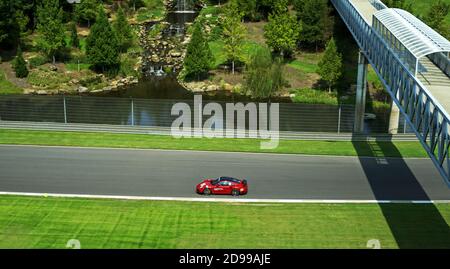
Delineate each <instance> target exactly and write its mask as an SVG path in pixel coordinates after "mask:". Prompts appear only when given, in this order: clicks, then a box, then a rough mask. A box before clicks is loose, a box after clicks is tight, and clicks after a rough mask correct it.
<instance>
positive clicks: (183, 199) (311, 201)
mask: <svg viewBox="0 0 450 269" xmlns="http://www.w3.org/2000/svg"><path fill="white" fill-rule="evenodd" d="M0 195H15V196H32V197H57V198H88V199H114V200H136V201H138V200H140V201H178V202H208V203H209V202H223V203H280V204H295V203H305V204H448V203H450V200H430V201H426V200H422V201H420V200H416V201H415V200H379V201H378V200H333V199H330V200H326V199H324V200H320V199H243V198H235V199H232V198H189V197H146V196H121V195H89V194H57V193H30V192H0Z"/></svg>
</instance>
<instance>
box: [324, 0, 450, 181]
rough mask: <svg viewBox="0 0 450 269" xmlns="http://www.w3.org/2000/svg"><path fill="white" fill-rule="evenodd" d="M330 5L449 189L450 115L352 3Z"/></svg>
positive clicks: (341, 1) (345, 0)
mask: <svg viewBox="0 0 450 269" xmlns="http://www.w3.org/2000/svg"><path fill="white" fill-rule="evenodd" d="M331 2H332V3H333V5H334V6H335V8H336V10H337V11H338V13H339V14H340V16H341V17H342V19H343V21H344V23H345V24H346V25H347V27H348V28H349V30H350V32H351V33H352V35H353V37H354V38H355V40H356V42H357V43H358V45H359V47H360V49H361V51H362V53H364V54H365V56H366V58H367V60H368V61H369V63H370V64H371V65H372V67H373V68H374V70H375V72H376V73H377V74H378V76H379V78H380V79H381V81H382V83H383V84H384V86H385V88H386V90H387V91H388V93H389V94H390V96H391V97H392V99H393V100H394V102H395V103H396V104H397V105H398V107H399V108H400V111H401V112H402V113H403V114H404V115H405V118H406V121H407V122H408V124H410V125H411V127H412V128H413V130H414V132H415V133H416V135H417V137H418V138H419V140H420V142H421V143H422V145H423V146H424V148H425V150H426V151H427V153H428V154H429V156H430V158H431V160H432V161H433V163H434V164H435V165H436V167H437V168H438V170H439V172H440V173H441V175H442V176H443V177H444V179H445V181H446V183H447V184H448V185H449V186H450V158H449V147H450V137H449V123H450V120H449V119H450V117H449V115H448V114H447V112H446V111H445V109H444V108H443V107H442V106H441V105H440V104H439V103H438V102H437V101H436V100H435V99H434V97H433V96H432V95H431V94H430V93H429V91H428V90H427V89H426V88H425V86H424V85H423V84H422V83H421V82H420V81H419V80H418V79H417V78H416V77H415V75H414V74H412V73H411V72H410V71H409V69H408V68H407V66H406V65H405V64H404V63H403V62H402V61H401V60H400V59H399V58H398V56H397V55H396V54H395V53H394V52H393V51H392V50H391V49H390V47H389V46H388V45H387V43H386V42H385V41H384V39H383V38H382V37H381V36H380V35H379V34H378V33H377V32H376V31H375V30H374V29H373V28H372V27H371V26H370V25H369V24H367V23H366V21H365V20H364V18H363V17H362V15H361V14H360V13H359V12H358V10H357V9H356V8H355V6H354V5H353V4H352V3H351V2H350V1H349V0H331Z"/></svg>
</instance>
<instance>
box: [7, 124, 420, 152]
mask: <svg viewBox="0 0 450 269" xmlns="http://www.w3.org/2000/svg"><path fill="white" fill-rule="evenodd" d="M260 142H261V140H258V139H206V138H205V139H202V138H183V139H175V138H173V137H171V136H156V135H133V134H109V133H78V132H54V131H28V130H5V129H0V144H16V145H48V146H81V147H114V148H142V149H175V150H206V151H229V152H265V153H288V154H311V155H340V156H358V155H359V156H369V157H404V158H408V157H426V156H427V155H426V153H425V151H424V150H423V149H422V146H421V145H420V144H419V143H418V142H393V143H391V142H336V141H293V140H292V141H291V140H282V141H280V145H279V147H278V148H277V149H274V150H261V149H260ZM355 147H356V148H357V149H358V150H356V149H355ZM358 153H359V154H358Z"/></svg>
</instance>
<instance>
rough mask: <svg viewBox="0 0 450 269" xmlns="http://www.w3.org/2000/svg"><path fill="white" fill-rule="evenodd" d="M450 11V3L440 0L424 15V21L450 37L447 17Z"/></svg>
mask: <svg viewBox="0 0 450 269" xmlns="http://www.w3.org/2000/svg"><path fill="white" fill-rule="evenodd" d="M449 12H450V3H449V4H448V3H445V2H444V1H442V0H438V1H437V2H435V3H434V4H432V5H431V8H430V10H429V11H428V12H427V13H426V14H425V16H424V18H423V19H424V22H425V23H426V24H428V26H430V27H431V28H433V29H434V30H436V31H437V32H439V33H440V34H442V35H443V36H446V37H449V38H450V26H449V24H448V23H447V22H446V17H447V15H448V14H449Z"/></svg>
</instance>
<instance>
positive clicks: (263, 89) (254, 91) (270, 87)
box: [244, 48, 284, 100]
mask: <svg viewBox="0 0 450 269" xmlns="http://www.w3.org/2000/svg"><path fill="white" fill-rule="evenodd" d="M283 83H284V77H283V72H282V65H281V61H279V60H276V61H275V62H274V61H273V60H272V56H271V54H270V51H269V50H268V49H267V48H258V49H257V51H256V52H255V54H254V55H253V56H252V58H251V61H250V63H249V65H248V66H247V71H246V75H245V87H244V93H245V94H249V95H251V96H252V97H254V98H263V99H269V100H270V98H271V97H272V96H274V95H275V93H276V92H278V91H279V90H280V89H281V88H282V87H283Z"/></svg>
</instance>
